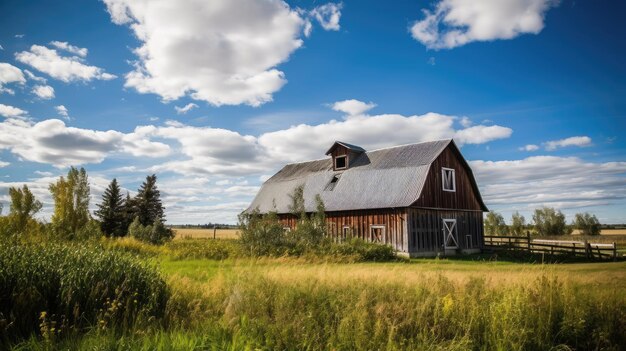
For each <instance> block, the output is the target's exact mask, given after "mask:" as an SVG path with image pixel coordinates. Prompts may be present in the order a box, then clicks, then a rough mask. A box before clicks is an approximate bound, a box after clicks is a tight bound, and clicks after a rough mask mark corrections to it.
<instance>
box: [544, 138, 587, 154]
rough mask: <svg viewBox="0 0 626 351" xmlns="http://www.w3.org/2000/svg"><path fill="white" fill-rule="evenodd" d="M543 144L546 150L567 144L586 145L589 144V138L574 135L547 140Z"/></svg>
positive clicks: (566, 145)
mask: <svg viewBox="0 0 626 351" xmlns="http://www.w3.org/2000/svg"><path fill="white" fill-rule="evenodd" d="M544 144H545V146H546V150H548V151H553V150H556V149H558V148H560V147H568V146H578V147H586V146H591V138H590V137H588V136H574V137H569V138H566V139H560V140H551V141H547V142H545V143H544Z"/></svg>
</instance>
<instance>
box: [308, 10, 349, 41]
mask: <svg viewBox="0 0 626 351" xmlns="http://www.w3.org/2000/svg"><path fill="white" fill-rule="evenodd" d="M342 7H343V4H342V3H338V4H333V3H328V4H325V5H322V6H318V7H316V8H314V9H313V10H311V12H310V14H311V16H312V17H313V18H315V19H316V20H317V21H318V22H319V23H320V25H321V26H322V28H324V29H325V30H334V31H337V30H339V29H340V28H341V27H340V26H339V20H340V19H341V8H342ZM307 36H308V35H307Z"/></svg>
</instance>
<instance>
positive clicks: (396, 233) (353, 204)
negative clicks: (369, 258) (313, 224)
mask: <svg viewBox="0 0 626 351" xmlns="http://www.w3.org/2000/svg"><path fill="white" fill-rule="evenodd" d="M326 155H327V156H329V157H328V158H326V159H323V160H316V161H308V162H301V163H294V164H288V165H286V166H285V167H283V168H282V169H281V170H280V171H279V172H278V173H276V174H275V175H274V176H272V177H271V178H270V179H268V180H267V181H266V182H265V183H264V184H263V186H262V187H261V190H259V193H258V194H257V196H256V197H255V199H254V200H253V201H252V204H251V205H250V207H249V209H250V210H252V209H258V210H259V211H260V212H261V213H266V212H269V211H275V212H277V213H278V214H279V218H280V220H281V221H282V222H283V224H284V225H285V227H291V228H293V226H294V225H295V224H296V217H295V216H294V215H293V214H291V213H290V211H289V205H290V204H291V198H290V196H289V195H290V194H293V191H294V189H295V188H296V187H298V186H303V188H304V198H305V208H306V211H307V212H314V211H315V196H316V195H317V194H319V195H320V196H321V198H322V200H323V201H324V205H325V207H326V218H327V224H328V229H329V233H330V235H332V236H334V237H336V238H338V239H344V238H348V237H354V236H355V237H359V238H363V239H365V240H367V241H372V242H380V243H383V244H388V245H391V246H393V247H394V248H395V249H396V250H397V251H398V252H399V253H401V254H404V255H407V256H411V257H419V256H433V255H437V254H446V255H449V254H455V253H459V252H463V253H471V252H478V251H480V249H481V247H482V245H483V212H485V211H487V208H486V206H485V204H484V203H483V200H482V198H481V196H480V192H479V190H478V186H477V184H476V180H475V179H474V175H473V174H472V170H471V169H470V167H469V165H468V163H467V162H466V161H465V159H464V158H463V156H462V155H461V152H460V150H459V148H458V147H457V146H456V144H455V143H454V141H453V140H452V139H447V140H438V141H432V142H424V143H418V144H410V145H401V146H395V147H390V148H384V149H378V150H373V151H366V150H364V149H363V148H361V147H358V146H355V145H351V144H348V143H344V142H340V141H337V142H335V143H334V144H333V145H332V146H331V147H330V149H328V151H327V152H326Z"/></svg>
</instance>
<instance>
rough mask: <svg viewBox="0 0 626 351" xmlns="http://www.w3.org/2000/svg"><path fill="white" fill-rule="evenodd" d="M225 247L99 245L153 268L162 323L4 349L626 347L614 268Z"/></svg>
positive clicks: (620, 267)
mask: <svg viewBox="0 0 626 351" xmlns="http://www.w3.org/2000/svg"><path fill="white" fill-rule="evenodd" d="M236 242H237V240H207V239H203V240H200V239H187V240H174V241H172V242H171V243H168V244H166V245H164V246H160V247H155V246H152V245H149V244H145V243H140V242H137V241H135V240H134V239H129V238H126V239H117V240H111V239H106V240H102V241H101V243H100V244H99V245H98V247H100V248H101V250H104V252H110V253H111V254H112V255H113V254H115V252H119V254H121V255H124V256H123V257H126V256H127V255H131V256H132V257H135V258H136V259H137V260H139V261H140V262H146V264H147V265H149V266H153V267H155V268H154V269H155V271H156V272H158V274H160V275H161V277H162V279H163V281H164V282H166V284H167V286H168V296H169V299H168V301H167V304H166V306H165V307H164V309H163V310H162V315H158V314H155V315H152V316H148V315H145V316H144V319H142V317H141V316H139V317H138V319H137V321H135V322H134V323H132V324H128V323H126V324H122V327H120V326H117V327H116V326H115V324H112V325H111V326H110V327H108V328H107V327H106V325H105V326H103V327H95V328H86V329H84V330H85V331H84V332H82V333H76V334H70V335H68V336H66V337H64V338H58V339H57V340H50V339H42V336H40V335H35V336H31V337H30V338H29V339H26V340H25V341H22V342H19V343H14V344H12V347H14V348H16V349H24V350H30V349H34V350H38V349H40V350H47V349H51V348H52V349H54V348H57V349H70V350H79V349H96V350H154V349H160V350H256V349H259V350H374V349H378V350H383V349H385V350H402V349H420V350H548V349H553V350H592V349H593V350H620V349H621V347H622V345H625V344H626V262H623V261H622V262H606V263H572V264H543V265H542V264H536V263H524V262H519V261H512V260H502V257H499V258H497V259H496V257H495V256H490V255H478V256H467V257H459V258H456V259H414V260H397V261H391V262H355V261H349V262H344V261H342V260H337V259H336V258H333V257H317V256H301V257H286V256H283V257H262V258H250V257H247V256H245V255H242V254H241V252H239V251H238V249H237V246H236V245H235V244H236ZM129 257H130V256H129ZM125 259H127V260H128V259H130V258H125ZM142 267H143V264H142ZM146 274H147V275H146ZM146 274H143V276H150V277H151V276H152V275H151V274H148V273H146ZM151 279H152V278H151ZM149 306H152V305H149Z"/></svg>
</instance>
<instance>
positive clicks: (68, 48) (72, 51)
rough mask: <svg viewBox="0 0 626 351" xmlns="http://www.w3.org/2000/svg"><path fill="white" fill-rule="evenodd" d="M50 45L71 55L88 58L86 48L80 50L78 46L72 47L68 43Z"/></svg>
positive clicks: (61, 42) (55, 42)
mask: <svg viewBox="0 0 626 351" xmlns="http://www.w3.org/2000/svg"><path fill="white" fill-rule="evenodd" d="M50 45H52V46H54V47H56V48H57V49H61V50H65V51H67V52H69V53H70V54H74V55H78V56H80V57H87V53H88V50H87V49H86V48H79V47H78V46H74V45H71V44H70V43H68V42H66V41H52V42H50Z"/></svg>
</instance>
